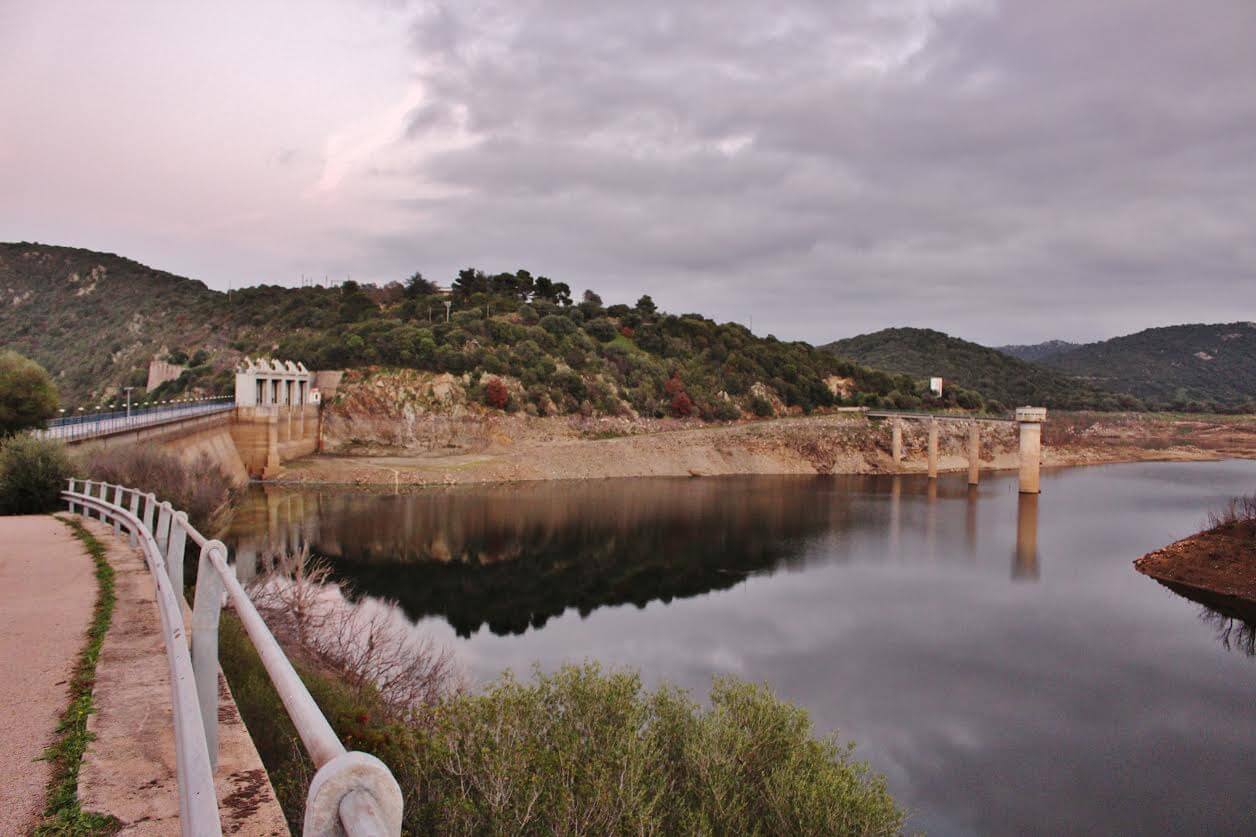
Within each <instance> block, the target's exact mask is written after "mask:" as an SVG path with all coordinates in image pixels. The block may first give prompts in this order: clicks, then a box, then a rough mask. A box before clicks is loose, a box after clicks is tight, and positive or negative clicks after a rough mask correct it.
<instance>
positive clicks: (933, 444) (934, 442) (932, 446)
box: [929, 419, 938, 479]
mask: <svg viewBox="0 0 1256 837" xmlns="http://www.w3.org/2000/svg"><path fill="white" fill-rule="evenodd" d="M937 476H938V420H937V419H929V479H937Z"/></svg>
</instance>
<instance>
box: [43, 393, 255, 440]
mask: <svg viewBox="0 0 1256 837" xmlns="http://www.w3.org/2000/svg"><path fill="white" fill-rule="evenodd" d="M232 409H235V398H234V396H230V395H227V396H222V397H219V398H201V399H197V400H194V401H171V402H168V403H162V404H156V405H152V406H148V407H142V406H137V407H132V408H131V411H130V413H128V412H127V411H126V410H112V411H105V412H96V413H80V414H76V415H68V416H63V417H61V418H55V419H51V420H49V422H48V424H47V426H46V427H44V428H42V429H39V430H36V431H34V433H35V435H36V436H42V437H44V438H49V439H60V440H62V441H64V442H77V441H81V440H83V439H90V438H93V437H95V436H106V435H108V434H110V433H117V432H119V431H121V430H130V429H132V428H138V427H147V426H149V425H154V424H163V423H165V422H168V421H175V420H177V419H182V418H187V417H189V416H197V415H205V414H208V413H220V412H226V411H227V410H232Z"/></svg>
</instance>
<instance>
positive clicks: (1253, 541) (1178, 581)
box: [1134, 521, 1256, 623]
mask: <svg viewBox="0 0 1256 837" xmlns="http://www.w3.org/2000/svg"><path fill="white" fill-rule="evenodd" d="M1134 567H1135V568H1136V569H1137V570H1138V571H1139V572H1140V573H1143V574H1144V575H1146V576H1149V577H1151V578H1154V579H1155V580H1156V581H1159V582H1160V583H1161V584H1164V585H1165V586H1166V587H1168V588H1169V589H1171V590H1173V591H1174V592H1176V593H1179V594H1181V595H1183V596H1185V597H1187V598H1189V599H1192V600H1194V601H1197V602H1199V603H1201V604H1204V605H1207V606H1208V607H1211V608H1212V609H1214V610H1216V611H1219V612H1220V613H1223V614H1225V615H1227V616H1231V617H1234V618H1237V619H1243V620H1245V621H1248V622H1253V623H1256V524H1253V523H1252V522H1251V521H1247V522H1239V523H1228V524H1225V525H1222V526H1218V527H1216V528H1214V529H1209V530H1208V531H1206V532H1199V533H1198V534H1195V535H1191V536H1190V537H1189V538H1183V539H1182V540H1180V541H1176V542H1175V543H1171V544H1169V545H1168V546H1166V547H1165V548H1164V549H1158V550H1156V551H1155V552H1150V553H1148V554H1146V555H1144V556H1143V557H1142V558H1139V559H1138V560H1137V561H1135V562H1134Z"/></svg>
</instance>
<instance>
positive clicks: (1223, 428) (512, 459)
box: [276, 413, 1256, 485]
mask: <svg viewBox="0 0 1256 837" xmlns="http://www.w3.org/2000/svg"><path fill="white" fill-rule="evenodd" d="M940 426H941V434H940V436H941V438H940V458H939V466H940V469H941V470H943V471H954V470H963V469H966V468H967V463H968V460H967V455H966V447H965V445H966V432H967V431H966V426H965V425H964V424H963V423H960V422H952V421H942V422H941V425H940ZM1043 441H1044V452H1043V465H1044V466H1046V467H1056V466H1069V465H1093V464H1104V463H1111V462H1138V461H1153V460H1160V461H1164V460H1171V461H1205V460H1216V459H1225V458H1256V417H1251V416H1242V417H1183V416H1167V415H1154V414H1153V415H1148V414H1067V413H1063V414H1055V415H1053V416H1051V417H1050V418H1049V420H1048V423H1047V425H1046V426H1045V428H1044V440H1043ZM925 444H926V423H925V422H919V421H907V422H905V431H904V461H903V463H902V465H901V466H897V467H896V466H895V464H894V462H893V460H892V458H891V455H890V426H889V422H887V421H882V420H876V419H869V418H867V417H865V416H863V415H862V414H851V413H839V414H830V415H824V416H809V417H796V418H784V419H773V420H767V421H754V422H740V423H735V424H729V425H716V426H711V425H700V424H699V425H695V424H689V423H684V422H677V421H667V420H662V421H657V420H656V421H649V420H640V419H635V420H627V419H616V418H608V419H582V418H578V417H577V418H568V417H561V418H560V417H551V418H540V419H538V418H527V417H523V416H507V415H502V414H499V415H492V416H484V415H463V416H428V417H422V418H421V419H419V420H417V421H412V422H411V424H410V425H409V426H408V427H407V433H406V435H405V436H404V437H399V436H397V435H396V434H395V433H394V431H393V430H392V429H391V428H390V427H388V426H386V425H384V424H382V423H373V422H371V421H358V422H344V421H341V422H339V423H332V425H331V432H330V433H329V435H328V438H327V441H326V444H325V450H326V451H328V452H327V453H324V454H322V455H318V456H313V457H308V458H305V459H300V460H295V461H293V462H290V463H288V464H287V465H286V466H285V468H284V471H283V473H282V474H281V475H280V476H279V478H278V479H277V480H276V481H277V482H289V483H334V484H351V485H373V484H405V485H422V484H438V485H454V484H465V483H492V482H513V481H527V480H551V479H604V478H611V477H644V476H716V475H731V474H875V473H895V472H898V473H915V472H923V471H925V470H926V458H925ZM981 459H982V467H983V469H1010V468H1015V467H1016V466H1017V462H1018V453H1017V438H1016V428H1015V425H1012V424H983V425H982V449H981Z"/></svg>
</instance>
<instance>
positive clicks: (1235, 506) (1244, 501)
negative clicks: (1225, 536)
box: [1208, 494, 1256, 529]
mask: <svg viewBox="0 0 1256 837" xmlns="http://www.w3.org/2000/svg"><path fill="white" fill-rule="evenodd" d="M1231 526H1237V527H1241V528H1245V529H1252V528H1256V494H1251V495H1248V496H1246V497H1232V498H1230V500H1229V501H1228V502H1227V503H1226V504H1225V505H1223V506H1222V507H1221V508H1220V509H1217V510H1216V511H1211V512H1209V513H1208V528H1209V529H1219V528H1221V527H1231Z"/></svg>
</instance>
